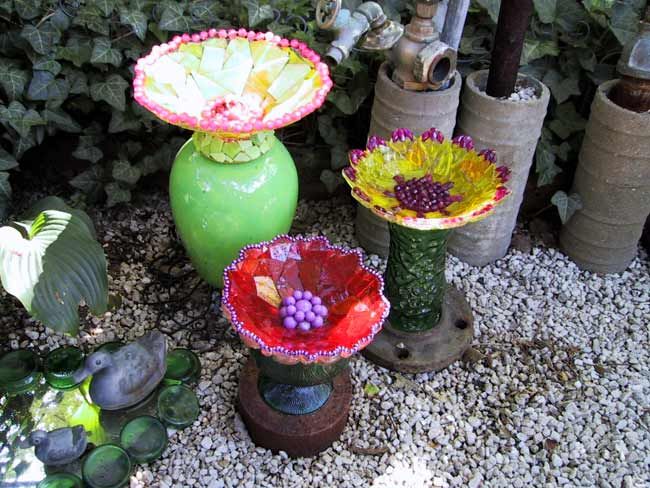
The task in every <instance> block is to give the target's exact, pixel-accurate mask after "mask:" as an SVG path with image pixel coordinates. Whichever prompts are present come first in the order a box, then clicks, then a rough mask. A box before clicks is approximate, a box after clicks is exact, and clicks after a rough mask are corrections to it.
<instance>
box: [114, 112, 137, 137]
mask: <svg viewBox="0 0 650 488" xmlns="http://www.w3.org/2000/svg"><path fill="white" fill-rule="evenodd" d="M139 128H140V119H137V118H132V117H128V116H127V112H126V111H124V112H121V111H119V110H113V113H112V115H111V121H110V123H109V124H108V132H109V133H111V134H115V133H117V132H124V131H127V130H137V129H139Z"/></svg>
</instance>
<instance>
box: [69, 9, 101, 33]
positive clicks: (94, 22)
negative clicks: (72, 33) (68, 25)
mask: <svg viewBox="0 0 650 488" xmlns="http://www.w3.org/2000/svg"><path fill="white" fill-rule="evenodd" d="M72 23H73V24H74V25H81V26H84V27H86V28H88V29H90V30H91V31H93V32H97V33H98V34H101V35H103V36H108V35H109V34H110V23H109V22H106V19H105V18H104V17H103V16H102V12H101V10H99V8H97V7H96V6H94V5H90V4H87V5H84V6H83V7H81V8H80V9H79V10H77V14H76V15H75V17H74V20H73V21H72Z"/></svg>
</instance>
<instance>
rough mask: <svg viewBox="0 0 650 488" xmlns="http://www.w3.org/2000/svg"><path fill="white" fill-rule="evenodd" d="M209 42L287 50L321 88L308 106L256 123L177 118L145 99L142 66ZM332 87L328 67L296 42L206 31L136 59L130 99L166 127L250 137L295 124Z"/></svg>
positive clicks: (271, 36) (269, 36)
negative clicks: (317, 79) (185, 46)
mask: <svg viewBox="0 0 650 488" xmlns="http://www.w3.org/2000/svg"><path fill="white" fill-rule="evenodd" d="M210 38H220V39H231V40H232V39H236V38H245V39H248V40H249V41H267V42H269V43H272V44H275V45H278V46H280V47H282V48H291V49H293V50H294V51H297V52H298V53H299V54H300V56H301V57H302V58H303V59H305V60H307V61H309V62H310V63H311V64H312V65H313V66H314V68H315V69H316V71H318V75H319V76H320V78H321V80H322V86H321V87H320V88H319V89H318V90H317V91H316V92H315V94H314V97H313V98H312V100H311V101H310V102H309V103H307V104H305V105H303V106H301V107H299V108H297V109H296V110H294V111H293V112H290V113H287V114H285V115H283V116H282V117H279V118H276V119H271V120H268V121H265V122H262V121H259V120H256V121H255V122H241V121H227V123H217V122H216V121H214V120H211V119H208V118H201V119H197V118H196V117H194V116H191V115H189V114H187V113H180V114H177V113H174V112H170V111H169V110H167V109H166V108H164V107H163V106H161V105H159V104H157V103H156V102H154V101H153V100H150V99H149V98H148V97H147V96H146V92H145V89H144V82H145V77H146V75H145V72H144V67H145V66H146V65H148V64H153V63H154V62H155V61H157V60H158V59H159V58H160V57H162V56H164V55H165V54H168V53H171V52H174V51H176V50H178V48H179V47H180V46H181V45H182V44H185V43H190V42H201V41H205V40H206V39H210ZM332 85H333V83H332V80H331V78H330V75H329V68H328V66H327V65H326V64H325V63H323V62H321V60H320V56H319V55H318V54H317V53H316V52H314V51H313V50H312V49H310V48H309V47H307V45H306V44H305V43H304V42H300V41H298V40H296V39H285V38H282V37H280V36H278V35H276V34H273V33H272V32H254V31H247V30H246V29H239V30H236V29H229V30H225V29H219V30H217V29H210V30H207V31H202V32H199V33H194V34H183V35H177V36H174V37H173V38H172V40H171V41H169V42H166V43H163V44H160V45H157V46H154V47H153V48H152V49H151V52H150V53H149V54H147V55H146V56H144V57H142V58H140V59H138V61H137V63H136V65H135V78H134V80H133V98H134V99H135V101H136V102H138V103H139V104H140V105H142V106H143V107H145V108H146V109H147V110H149V111H150V112H152V113H154V114H155V115H156V116H157V117H159V118H161V119H162V120H164V121H166V122H169V123H170V124H174V125H179V126H181V127H185V128H186V129H190V130H196V131H202V132H222V133H232V134H253V133H255V132H260V131H270V130H274V129H279V128H280V127H284V126H286V125H289V124H292V123H293V122H296V121H298V120H300V119H302V118H303V117H305V116H306V115H308V114H310V113H312V112H314V111H316V110H317V109H318V108H319V107H320V106H321V105H323V103H325V97H326V96H327V94H328V93H329V91H330V90H331V89H332Z"/></svg>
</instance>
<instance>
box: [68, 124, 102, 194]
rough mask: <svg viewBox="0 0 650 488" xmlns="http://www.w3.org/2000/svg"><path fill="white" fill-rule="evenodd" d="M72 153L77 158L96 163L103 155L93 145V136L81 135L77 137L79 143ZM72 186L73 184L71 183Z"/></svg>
mask: <svg viewBox="0 0 650 488" xmlns="http://www.w3.org/2000/svg"><path fill="white" fill-rule="evenodd" d="M72 155H73V156H74V157H75V158H77V159H83V160H86V161H90V162H91V163H96V162H97V161H99V160H100V159H102V156H103V155H104V154H103V153H102V151H101V149H99V148H98V147H97V146H95V138H94V137H93V136H81V137H79V144H78V145H77V148H76V149H75V150H74V151H73V152H72ZM73 186H74V185H73Z"/></svg>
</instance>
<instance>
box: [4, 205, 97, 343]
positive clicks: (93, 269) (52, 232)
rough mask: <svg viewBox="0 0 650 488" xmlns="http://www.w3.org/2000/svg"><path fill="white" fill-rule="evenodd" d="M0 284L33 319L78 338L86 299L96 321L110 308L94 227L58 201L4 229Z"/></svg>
mask: <svg viewBox="0 0 650 488" xmlns="http://www.w3.org/2000/svg"><path fill="white" fill-rule="evenodd" d="M0 280H1V281H2V286H3V287H4V289H5V290H6V291H7V292H8V293H10V294H11V295H13V296H15V297H16V298H18V299H19V300H20V302H21V303H22V304H23V306H24V307H25V309H26V310H27V311H28V312H29V313H30V314H31V315H33V316H34V317H35V318H36V319H38V320H40V321H42V322H43V323H44V324H45V325H46V326H48V327H51V328H52V329H54V330H56V331H59V332H66V333H69V334H76V333H77V330H78V328H79V312H78V307H79V302H80V301H81V300H82V299H83V300H84V301H85V303H86V304H87V305H88V308H89V309H90V311H91V312H92V313H94V314H96V315H97V314H101V313H104V312H106V310H107V307H108V276H107V273H106V257H105V256H104V250H103V249H102V246H101V245H100V244H99V243H98V242H97V240H96V237H95V229H94V227H93V224H92V222H91V220H90V218H89V217H88V215H86V214H85V213H84V212H82V211H81V210H76V209H72V208H70V207H68V206H67V205H66V204H65V203H64V202H63V201H62V200H60V199H59V198H56V197H48V198H45V199H43V200H41V201H39V202H38V203H36V205H35V206H34V207H32V208H31V209H30V210H29V211H28V212H27V213H26V215H25V216H24V220H21V221H20V222H13V223H12V224H11V225H8V226H5V227H2V228H0Z"/></svg>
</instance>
